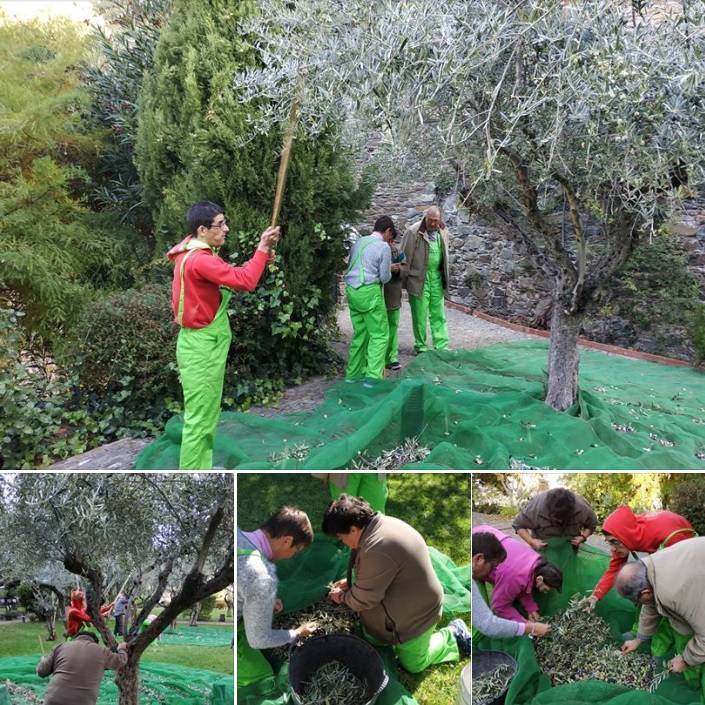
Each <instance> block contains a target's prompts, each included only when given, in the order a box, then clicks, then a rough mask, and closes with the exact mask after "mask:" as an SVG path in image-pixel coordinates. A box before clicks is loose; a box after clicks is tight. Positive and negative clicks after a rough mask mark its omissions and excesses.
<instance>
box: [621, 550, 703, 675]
mask: <svg viewBox="0 0 705 705" xmlns="http://www.w3.org/2000/svg"><path fill="white" fill-rule="evenodd" d="M615 587H616V588H617V591H618V592H619V594H620V595H622V597H626V598H627V599H628V600H631V601H632V602H635V603H641V605H642V608H641V614H640V615H639V628H638V630H637V636H636V639H631V640H629V641H625V642H624V644H623V646H622V651H623V652H624V653H629V652H630V651H634V650H635V649H637V648H638V647H639V644H641V643H642V642H643V641H646V640H647V639H649V638H650V637H651V636H653V635H654V634H655V633H656V631H657V629H658V626H659V622H660V621H661V617H665V618H666V619H667V620H668V621H669V623H670V624H671V627H673V630H674V631H675V632H676V633H678V634H681V635H688V636H690V635H692V636H690V639H689V641H688V642H687V644H686V645H685V648H683V652H682V653H681V654H679V655H677V656H676V657H675V658H674V659H673V660H672V661H671V662H670V664H669V667H670V669H671V670H672V671H674V672H676V673H681V672H682V671H685V670H686V668H688V667H689V666H697V665H699V664H702V663H705V600H704V599H703V587H705V538H694V539H690V540H688V541H681V542H680V543H678V544H676V545H675V546H671V547H670V548H667V549H665V550H663V551H658V552H656V553H654V554H653V555H651V556H646V557H645V558H641V559H640V560H638V561H634V562H631V563H627V565H625V566H624V567H623V568H622V570H620V571H619V574H618V575H617V579H616V581H615Z"/></svg>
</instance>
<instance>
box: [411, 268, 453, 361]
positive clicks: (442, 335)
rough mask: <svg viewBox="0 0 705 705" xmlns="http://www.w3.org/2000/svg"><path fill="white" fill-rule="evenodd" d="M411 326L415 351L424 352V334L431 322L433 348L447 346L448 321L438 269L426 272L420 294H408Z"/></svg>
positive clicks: (442, 348) (444, 348) (425, 348)
mask: <svg viewBox="0 0 705 705" xmlns="http://www.w3.org/2000/svg"><path fill="white" fill-rule="evenodd" d="M409 306H410V308H411V326H412V328H413V331H414V348H415V350H416V352H417V353H421V352H426V350H428V347H427V345H426V334H427V328H428V323H429V320H430V323H431V340H432V341H433V347H434V349H435V350H446V349H447V348H448V323H447V321H446V311H445V299H444V292H443V280H442V279H441V273H440V271H439V270H431V269H429V271H428V272H426V280H425V282H424V287H423V292H422V294H421V296H413V295H412V294H409Z"/></svg>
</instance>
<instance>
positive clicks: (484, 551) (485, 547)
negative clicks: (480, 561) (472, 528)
mask: <svg viewBox="0 0 705 705" xmlns="http://www.w3.org/2000/svg"><path fill="white" fill-rule="evenodd" d="M472 555H473V556H479V555H481V556H482V557H483V558H484V559H485V560H486V561H490V562H492V563H494V562H497V563H501V562H502V561H503V560H505V558H506V557H507V551H506V549H505V548H504V546H502V542H501V541H500V540H499V539H498V538H497V537H496V536H495V535H494V534H491V533H490V532H489V531H478V532H477V533H474V534H473V535H472Z"/></svg>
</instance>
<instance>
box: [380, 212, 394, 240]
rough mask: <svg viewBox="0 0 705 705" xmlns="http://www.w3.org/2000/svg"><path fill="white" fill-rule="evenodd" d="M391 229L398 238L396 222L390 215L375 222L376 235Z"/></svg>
mask: <svg viewBox="0 0 705 705" xmlns="http://www.w3.org/2000/svg"><path fill="white" fill-rule="evenodd" d="M389 228H391V229H392V232H393V233H394V235H395V236H396V234H397V229H396V228H395V227H394V221H393V220H392V219H391V218H390V217H389V216H388V215H383V216H381V217H379V218H377V220H375V232H376V233H383V232H384V231H385V230H388V229H389Z"/></svg>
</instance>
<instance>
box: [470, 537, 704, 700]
mask: <svg viewBox="0 0 705 705" xmlns="http://www.w3.org/2000/svg"><path fill="white" fill-rule="evenodd" d="M548 543H549V545H548V547H547V548H546V549H545V551H544V552H543V553H544V554H545V556H546V558H547V559H548V560H549V561H552V562H553V563H555V564H557V565H558V566H559V567H560V568H561V570H562V571H563V588H562V591H561V592H560V593H558V592H556V591H555V590H554V591H551V592H550V593H547V594H544V595H539V596H538V597H537V602H538V603H539V606H540V613H541V615H543V616H546V617H550V616H552V615H554V614H556V613H558V612H561V611H563V610H565V608H566V607H567V606H568V602H569V601H570V600H571V598H572V597H573V596H574V595H575V594H582V595H588V594H590V593H591V592H592V589H593V587H594V586H595V584H596V583H597V581H598V580H599V578H600V576H601V575H602V572H603V571H604V570H605V569H606V568H607V565H608V564H609V554H607V553H605V552H604V551H601V550H599V549H597V548H594V547H592V546H589V545H583V546H581V547H580V549H579V550H578V551H577V552H576V551H574V550H573V548H572V547H571V546H570V544H568V542H566V541H564V540H561V539H549V540H548ZM597 612H598V614H599V615H600V616H601V617H602V618H603V619H604V620H605V621H606V622H607V624H608V625H609V627H610V634H611V637H612V638H613V640H614V642H615V644H620V643H621V641H622V635H623V634H625V633H627V632H629V631H630V630H631V629H632V627H633V625H634V623H635V618H636V608H635V606H634V605H633V604H632V603H631V602H629V601H628V600H625V599H623V598H621V597H620V596H619V595H618V594H617V593H616V591H615V590H611V591H610V592H609V593H608V594H607V596H606V597H605V598H604V599H603V600H601V601H600V602H599V603H598V607H597ZM665 626H666V627H667V626H668V625H665ZM665 631H668V629H667V628H666V629H665ZM545 638H550V637H545ZM473 648H475V649H494V650H497V651H504V652H505V653H508V654H510V655H511V656H513V657H514V658H515V659H516V660H517V663H518V671H517V673H516V676H515V677H514V679H513V680H512V682H511V685H510V687H509V691H508V693H507V698H506V705H559V704H560V705H588V703H589V704H590V705H701V703H702V702H705V697H703V688H702V686H701V685H699V684H698V683H697V682H696V683H694V684H690V683H688V681H687V680H686V678H685V677H684V676H683V675H681V674H671V675H670V676H669V677H668V678H667V679H666V680H665V681H664V682H663V683H661V685H660V686H659V687H658V688H657V690H656V692H655V694H651V693H647V692H646V691H643V690H630V689H629V688H626V687H624V686H621V685H615V684H611V683H605V682H602V681H598V680H589V681H580V682H576V683H570V684H567V685H561V686H558V687H552V686H551V680H550V679H549V677H548V675H547V674H546V673H543V672H542V671H541V668H540V666H539V663H538V661H537V659H536V653H535V650H534V642H533V641H532V640H531V639H529V638H528V637H521V638H516V639H488V638H486V637H481V638H475V640H474V642H473ZM641 650H644V651H645V652H648V644H647V645H642V647H641ZM673 653H674V650H673V648H672V647H671V649H670V650H669V651H667V652H666V651H664V652H662V653H661V654H659V655H660V656H664V657H665V656H671V655H672V654H673Z"/></svg>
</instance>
